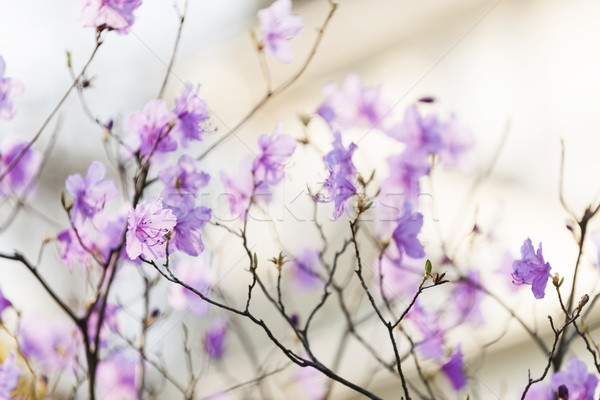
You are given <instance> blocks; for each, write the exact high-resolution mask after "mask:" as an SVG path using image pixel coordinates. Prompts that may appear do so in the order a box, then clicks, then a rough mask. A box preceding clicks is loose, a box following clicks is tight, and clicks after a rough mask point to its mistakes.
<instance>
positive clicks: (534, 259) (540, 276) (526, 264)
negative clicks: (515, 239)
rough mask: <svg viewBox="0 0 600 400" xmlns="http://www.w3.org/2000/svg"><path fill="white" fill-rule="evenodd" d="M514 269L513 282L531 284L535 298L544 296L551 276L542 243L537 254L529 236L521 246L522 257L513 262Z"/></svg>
mask: <svg viewBox="0 0 600 400" xmlns="http://www.w3.org/2000/svg"><path fill="white" fill-rule="evenodd" d="M513 271H514V272H513V273H512V277H513V280H514V281H513V282H514V283H515V284H516V285H523V284H525V285H531V290H532V292H533V295H534V296H535V298H536V299H542V298H544V296H545V291H546V284H547V283H548V278H550V264H549V263H547V262H545V261H544V256H543V255H542V244H541V243H540V244H539V247H538V251H537V254H536V252H535V250H534V249H533V244H531V239H529V238H527V240H525V242H524V243H523V246H522V247H521V259H520V260H515V262H514V263H513Z"/></svg>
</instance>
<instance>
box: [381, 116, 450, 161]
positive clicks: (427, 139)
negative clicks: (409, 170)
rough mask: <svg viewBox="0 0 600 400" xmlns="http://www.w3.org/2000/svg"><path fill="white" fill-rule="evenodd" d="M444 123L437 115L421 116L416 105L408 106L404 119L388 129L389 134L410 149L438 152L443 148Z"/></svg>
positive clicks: (427, 152) (422, 151) (430, 152)
mask: <svg viewBox="0 0 600 400" xmlns="http://www.w3.org/2000/svg"><path fill="white" fill-rule="evenodd" d="M441 130H442V125H441V124H440V121H439V120H438V118H437V116H435V115H428V116H426V117H425V118H423V117H422V116H421V114H420V113H419V110H418V109H417V107H416V106H415V105H411V106H409V107H407V108H406V111H405V112H404V120H403V121H402V122H400V123H399V124H396V125H394V126H393V127H392V128H390V129H389V130H388V132H387V133H388V135H390V136H391V137H393V138H395V139H397V140H399V141H400V142H402V143H405V144H406V146H407V148H408V149H410V151H417V152H420V153H425V154H436V153H437V152H438V151H440V150H441V149H442V146H443V142H442V137H441Z"/></svg>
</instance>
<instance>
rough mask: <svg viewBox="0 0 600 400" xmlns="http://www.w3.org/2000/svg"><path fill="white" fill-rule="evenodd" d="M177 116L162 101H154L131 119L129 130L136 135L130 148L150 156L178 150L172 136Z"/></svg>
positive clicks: (131, 141) (129, 143) (129, 145)
mask: <svg viewBox="0 0 600 400" xmlns="http://www.w3.org/2000/svg"><path fill="white" fill-rule="evenodd" d="M175 119H176V116H175V114H173V113H172V112H170V111H169V110H168V109H167V105H166V104H165V102H164V101H162V100H152V101H150V102H148V104H146V106H145V107H144V111H138V112H136V113H134V114H132V115H131V116H130V117H129V128H130V129H131V131H132V132H133V133H134V136H132V137H130V142H128V143H127V145H128V147H129V148H131V149H132V150H135V149H139V151H140V154H141V155H143V156H146V157H147V156H149V155H150V154H154V153H166V152H170V151H174V150H176V149H177V142H176V141H175V139H174V138H173V136H172V133H173V132H172V131H171V129H172V126H171V124H172V123H173V121H175Z"/></svg>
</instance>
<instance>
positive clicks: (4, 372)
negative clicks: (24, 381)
mask: <svg viewBox="0 0 600 400" xmlns="http://www.w3.org/2000/svg"><path fill="white" fill-rule="evenodd" d="M16 358H17V354H16V353H15V352H14V351H11V352H10V354H9V355H8V357H6V359H5V360H4V362H3V363H2V364H1V365H0V400H11V399H13V397H12V396H11V395H10V393H11V392H12V391H13V390H15V389H16V388H17V384H18V383H19V377H20V376H21V370H20V369H19V367H17V365H16V363H15V360H16Z"/></svg>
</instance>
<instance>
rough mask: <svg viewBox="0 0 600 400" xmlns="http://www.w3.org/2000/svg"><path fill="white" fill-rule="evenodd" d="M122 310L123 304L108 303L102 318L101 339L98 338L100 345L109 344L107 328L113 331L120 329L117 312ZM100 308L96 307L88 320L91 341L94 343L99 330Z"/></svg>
mask: <svg viewBox="0 0 600 400" xmlns="http://www.w3.org/2000/svg"><path fill="white" fill-rule="evenodd" d="M119 310H121V306H120V305H119V304H113V303H106V307H105V308H104V318H103V320H102V328H100V339H99V340H98V342H99V344H100V346H102V347H104V346H106V345H107V338H106V336H107V335H108V332H107V328H108V329H109V330H111V331H112V332H118V331H119V320H118V318H117V313H118V312H119ZM98 317H99V313H98V309H95V310H94V311H92V313H91V314H90V319H89V320H88V325H87V326H88V335H89V337H90V342H91V343H94V342H95V341H96V332H97V331H98Z"/></svg>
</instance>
